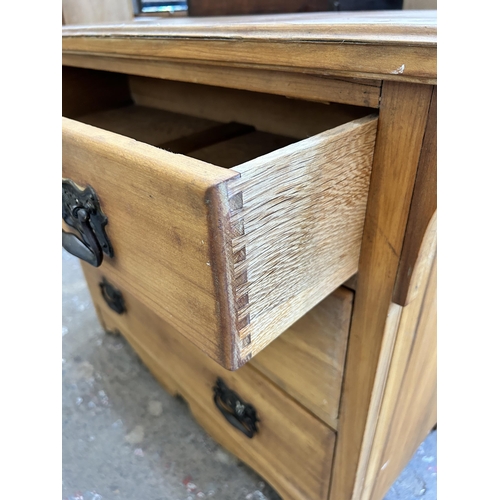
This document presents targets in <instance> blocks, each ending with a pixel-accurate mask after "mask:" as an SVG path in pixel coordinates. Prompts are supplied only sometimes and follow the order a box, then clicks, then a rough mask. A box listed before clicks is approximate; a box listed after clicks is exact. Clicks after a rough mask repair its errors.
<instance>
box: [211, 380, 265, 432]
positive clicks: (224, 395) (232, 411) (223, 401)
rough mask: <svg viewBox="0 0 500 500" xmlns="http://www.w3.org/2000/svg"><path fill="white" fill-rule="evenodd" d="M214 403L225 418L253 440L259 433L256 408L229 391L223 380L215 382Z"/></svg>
mask: <svg viewBox="0 0 500 500" xmlns="http://www.w3.org/2000/svg"><path fill="white" fill-rule="evenodd" d="M214 403H215V405H216V406H217V408H218V409H219V410H220V412H221V413H222V415H224V418H225V419H226V420H227V421H228V422H229V423H230V424H231V425H232V426H233V427H236V429H238V430H239V431H241V432H243V434H245V436H247V437H249V438H252V437H253V436H254V434H255V433H256V432H257V431H258V429H257V422H258V421H259V419H258V418H257V412H256V410H255V408H254V407H253V406H252V405H251V404H250V403H245V401H243V400H242V399H241V398H240V397H239V396H238V394H236V393H235V392H234V391H232V390H231V389H229V388H228V387H227V385H226V384H225V383H224V381H223V380H222V379H221V378H218V379H217V381H216V382H215V386H214Z"/></svg>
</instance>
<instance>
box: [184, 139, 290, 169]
mask: <svg viewBox="0 0 500 500" xmlns="http://www.w3.org/2000/svg"><path fill="white" fill-rule="evenodd" d="M295 142H297V141H296V139H293V138H291V137H285V136H283V135H278V134H270V133H268V132H260V131H255V132H251V133H249V134H246V135H242V136H240V137H234V138H233V139H229V140H227V141H222V142H219V143H216V144H212V145H211V146H207V147H205V148H201V149H197V150H195V151H191V152H190V153H189V156H191V157H192V158H197V159H199V160H203V161H206V162H208V163H213V164H214V165H219V166H221V167H225V168H230V167H235V166H236V165H239V164H240V163H244V162H247V161H250V160H254V159H255V158H258V157H259V156H263V155H265V154H267V153H271V152H273V151H276V150H277V149H280V148H284V147H285V146H288V145H289V144H293V143H295Z"/></svg>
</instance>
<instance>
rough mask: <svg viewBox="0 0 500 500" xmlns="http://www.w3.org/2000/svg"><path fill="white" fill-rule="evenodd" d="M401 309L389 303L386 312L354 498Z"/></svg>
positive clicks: (372, 434) (366, 463)
mask: <svg viewBox="0 0 500 500" xmlns="http://www.w3.org/2000/svg"><path fill="white" fill-rule="evenodd" d="M402 309H403V308H402V307H401V306H398V305H397V304H391V305H390V306H389V311H388V313H387V321H386V323H385V329H384V338H383V341H382V345H381V347H380V353H379V355H378V364H377V372H376V374H375V380H374V382H373V390H372V394H371V400H370V407H369V409H368V416H367V419H366V422H367V423H366V427H365V429H364V434H363V446H362V448H361V453H360V456H359V464H360V467H358V472H357V474H356V481H355V483H354V489H353V493H352V498H353V499H356V500H357V499H359V497H360V492H361V489H362V488H363V486H364V480H365V470H366V468H367V467H368V466H369V465H370V458H371V453H372V450H373V446H372V443H373V442H374V439H375V434H376V431H377V424H378V416H379V412H380V406H381V405H382V401H383V397H384V390H385V386H386V383H387V378H388V375H389V367H390V362H391V356H392V353H393V350H394V344H395V342H396V337H397V333H398V326H399V321H400V319H401V312H402Z"/></svg>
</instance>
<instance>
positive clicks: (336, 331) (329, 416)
mask: <svg viewBox="0 0 500 500" xmlns="http://www.w3.org/2000/svg"><path fill="white" fill-rule="evenodd" d="M352 302H353V293H352V292H351V291H350V290H347V289H346V288H343V287H340V288H337V290H335V291H334V292H333V293H332V294H331V295H329V296H328V297H327V298H326V299H324V300H323V301H322V302H320V303H319V304H318V305H317V306H316V307H314V308H313V309H311V310H310V311H309V312H308V313H307V314H306V315H305V316H303V317H302V318H301V319H299V320H298V321H297V322H296V323H294V324H293V325H292V326H291V327H290V328H289V329H288V330H287V331H286V332H285V333H283V334H282V335H280V336H279V337H278V338H277V339H275V340H274V341H273V342H271V343H270V344H269V345H268V346H267V347H266V348H265V349H264V350H263V351H261V352H260V353H259V354H258V355H257V356H256V357H255V358H253V359H252V360H251V361H250V365H251V366H253V367H255V368H257V369H258V370H259V371H261V372H262V373H264V375H266V376H267V377H269V378H270V379H271V380H272V381H273V382H274V383H275V384H277V385H278V386H280V387H281V388H282V389H283V390H284V391H285V392H286V393H287V394H290V395H291V396H292V397H293V398H294V399H296V400H297V401H298V402H299V403H301V404H302V405H304V406H305V407H306V408H307V409H308V410H309V411H311V412H312V413H314V414H315V415H316V416H317V417H318V418H320V419H321V420H323V422H326V423H327V424H328V425H329V426H330V427H332V428H333V429H336V428H337V413H338V406H339V399H340V391H341V387H342V376H343V373H344V362H345V351H346V346H347V337H348V335H349V325H350V322H351V310H352Z"/></svg>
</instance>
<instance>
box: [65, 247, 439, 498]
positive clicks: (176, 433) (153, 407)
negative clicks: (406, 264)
mask: <svg viewBox="0 0 500 500" xmlns="http://www.w3.org/2000/svg"><path fill="white" fill-rule="evenodd" d="M62 262H63V297H62V299H63V319H62V336H63V340H62V342H63V360H62V370H63V387H62V394H63V399H62V408H63V415H62V417H63V431H62V432H63V436H62V438H63V439H62V441H63V449H62V456H63V464H62V465H63V470H62V473H63V474H62V476H63V487H62V498H63V499H66V500H112V499H116V500H196V499H198V498H213V499H217V500H240V499H241V500H279V498H280V497H279V496H278V495H277V494H276V493H275V492H274V491H273V489H272V488H271V487H270V486H269V485H268V484H266V483H265V481H263V480H262V479H261V478H260V477H259V476H258V475H257V474H255V473H254V472H253V471H252V470H250V469H249V468H248V467H247V466H245V465H244V464H243V463H241V462H240V461H239V460H238V459H237V458H235V457H234V456H232V455H231V454H229V453H228V452H226V451H224V450H223V449H222V448H221V447H220V446H219V445H218V444H217V443H215V442H214V441H213V440H212V439H211V438H210V437H209V436H208V435H207V434H206V433H205V432H204V430H203V429H202V428H201V427H200V426H199V425H198V424H197V423H196V422H195V421H194V419H193V418H192V416H191V414H190V412H189V408H188V407H187V405H186V404H185V403H184V402H183V401H181V400H179V399H176V398H173V397H171V396H170V395H168V394H167V393H166V392H165V391H164V390H163V389H162V388H161V387H160V385H159V384H158V383H157V382H156V381H155V380H154V379H153V378H152V376H151V375H150V373H149V372H148V370H147V368H146V367H145V366H144V365H143V364H142V363H141V361H140V360H139V358H138V357H137V355H136V354H135V353H134V351H133V350H132V349H131V348H130V347H129V345H128V344H127V343H126V341H125V340H124V339H123V338H121V337H114V336H111V335H106V334H105V333H104V332H103V330H102V329H101V326H100V325H99V322H98V320H97V317H96V315H95V312H94V309H93V306H92V302H91V299H90V295H89V293H88V291H87V288H86V284H85V280H84V278H83V275H82V272H81V269H80V265H79V262H78V260H77V259H76V258H74V257H72V256H71V255H69V254H67V253H66V252H65V251H64V250H63V257H62ZM436 467H437V463H436V432H433V433H431V434H430V435H429V437H428V438H427V439H426V441H425V442H424V443H422V445H421V446H420V448H419V449H418V450H417V452H416V454H415V456H414V458H413V460H412V461H411V463H410V464H409V465H408V467H407V468H406V469H405V470H404V471H403V473H402V474H401V476H400V478H399V479H398V480H397V481H396V483H395V484H394V485H393V487H392V488H391V490H390V491H389V492H388V494H387V496H386V498H385V500H413V499H422V500H436V479H437V469H436Z"/></svg>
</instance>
